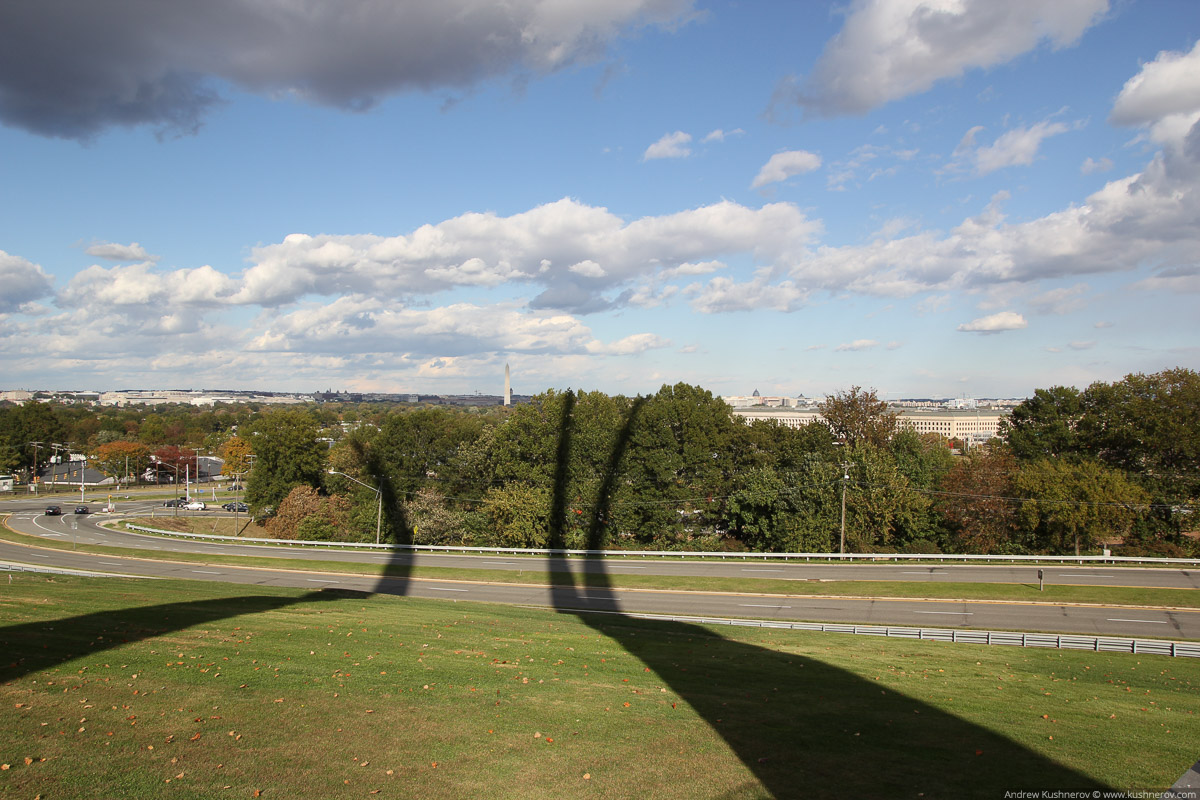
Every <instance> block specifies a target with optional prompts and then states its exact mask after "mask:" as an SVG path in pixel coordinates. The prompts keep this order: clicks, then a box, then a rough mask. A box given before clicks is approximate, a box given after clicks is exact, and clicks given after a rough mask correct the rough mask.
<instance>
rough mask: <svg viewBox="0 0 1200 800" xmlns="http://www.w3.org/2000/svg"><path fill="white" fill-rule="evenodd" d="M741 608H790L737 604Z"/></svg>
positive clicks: (758, 604) (761, 604)
mask: <svg viewBox="0 0 1200 800" xmlns="http://www.w3.org/2000/svg"><path fill="white" fill-rule="evenodd" d="M738 605H739V606H741V607H742V608H791V606H770V605H765V604H763V603H738Z"/></svg>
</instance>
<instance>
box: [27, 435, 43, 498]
mask: <svg viewBox="0 0 1200 800" xmlns="http://www.w3.org/2000/svg"><path fill="white" fill-rule="evenodd" d="M29 444H30V445H32V446H33V475H32V477H31V479H30V481H29V482H30V483H31V484H33V493H34V494H37V479H38V471H37V464H38V462H37V451H38V448H39V447H45V442H30V443H29Z"/></svg>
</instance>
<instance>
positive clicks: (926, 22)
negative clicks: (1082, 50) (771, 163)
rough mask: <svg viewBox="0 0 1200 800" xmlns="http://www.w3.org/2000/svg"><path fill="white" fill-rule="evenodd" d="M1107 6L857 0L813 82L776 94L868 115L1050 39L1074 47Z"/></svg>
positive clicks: (1098, 1)
mask: <svg viewBox="0 0 1200 800" xmlns="http://www.w3.org/2000/svg"><path fill="white" fill-rule="evenodd" d="M1107 10H1108V0H1055V2H1049V3H1048V2H1045V1H1044V0H1006V1H1005V2H995V1H994V0H857V2H855V3H854V5H853V6H852V7H851V12H850V14H849V16H848V17H847V18H846V23H845V25H844V26H843V28H842V30H841V31H840V32H839V33H838V34H837V36H835V37H834V38H833V40H831V41H830V42H829V44H828V45H827V46H826V48H825V51H824V53H822V54H821V58H820V60H819V61H818V62H817V66H816V68H815V70H814V72H813V73H812V75H810V76H809V78H808V80H807V81H805V82H804V83H803V84H801V85H798V86H797V85H796V84H795V82H793V84H792V85H791V86H787V85H785V86H784V87H782V91H781V92H778V93H777V95H786V96H787V97H788V99H790V100H791V101H793V102H796V103H798V104H800V105H801V106H803V107H804V108H806V109H807V110H809V111H811V112H813V113H816V114H820V115H823V116H837V115H842V114H863V113H866V112H867V111H870V110H871V109H873V108H876V107H877V106H880V105H883V104H884V103H888V102H890V101H892V100H896V99H899V98H901V97H906V96H908V95H911V94H916V93H918V92H924V91H926V90H927V89H929V88H930V87H931V86H933V85H934V84H935V83H936V82H938V81H940V80H943V79H946V78H953V77H957V76H960V75H963V74H964V73H966V72H967V71H968V70H972V69H985V68H988V67H993V66H996V65H998V64H1003V63H1006V62H1008V61H1011V60H1013V59H1014V58H1017V57H1018V56H1020V55H1022V54H1024V53H1027V52H1029V51H1030V50H1033V49H1034V48H1035V47H1037V46H1038V45H1039V44H1040V43H1041V42H1043V41H1049V42H1050V43H1051V44H1052V45H1053V46H1054V47H1065V46H1068V45H1071V44H1073V43H1074V42H1075V41H1077V40H1078V39H1079V37H1080V36H1081V35H1082V34H1083V32H1084V31H1085V30H1087V28H1088V27H1090V26H1091V25H1092V24H1094V23H1095V22H1096V21H1098V20H1099V18H1100V17H1101V16H1102V15H1103V14H1104V13H1105V12H1106V11H1107Z"/></svg>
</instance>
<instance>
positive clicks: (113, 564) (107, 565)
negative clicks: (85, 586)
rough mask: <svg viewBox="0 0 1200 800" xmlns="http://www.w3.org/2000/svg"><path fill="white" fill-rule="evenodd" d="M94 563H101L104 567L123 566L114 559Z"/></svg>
mask: <svg viewBox="0 0 1200 800" xmlns="http://www.w3.org/2000/svg"><path fill="white" fill-rule="evenodd" d="M96 563H97V564H103V565H104V566H106V567H123V566H125V565H124V564H120V563H118V562H116V561H97V562H96Z"/></svg>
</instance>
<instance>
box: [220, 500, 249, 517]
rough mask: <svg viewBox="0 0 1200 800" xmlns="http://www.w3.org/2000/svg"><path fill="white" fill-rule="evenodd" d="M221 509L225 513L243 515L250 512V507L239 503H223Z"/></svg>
mask: <svg viewBox="0 0 1200 800" xmlns="http://www.w3.org/2000/svg"><path fill="white" fill-rule="evenodd" d="M221 508H223V509H225V510H226V511H234V512H241V513H243V514H246V513H249V511H250V506H248V505H246V504H245V503H241V502H234V503H224V504H222V505H221Z"/></svg>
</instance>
